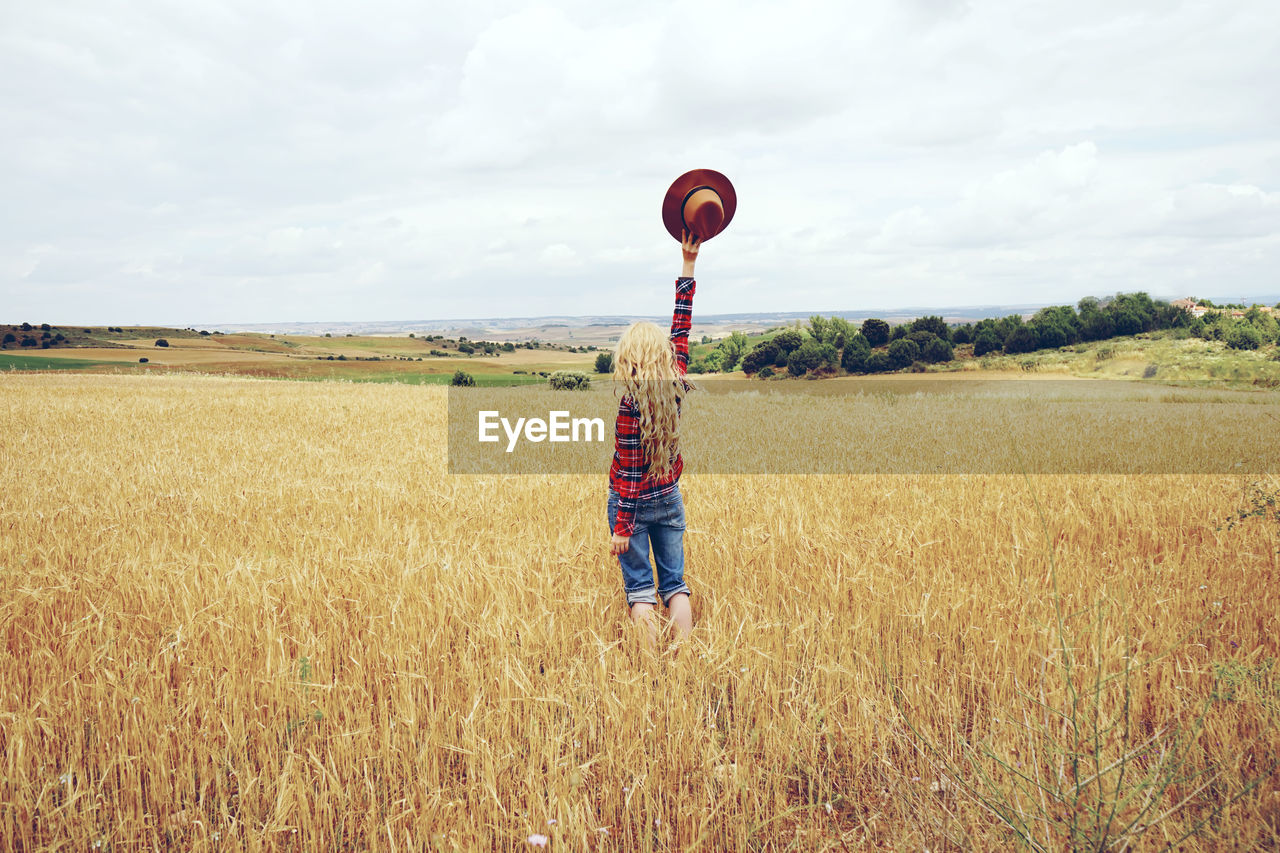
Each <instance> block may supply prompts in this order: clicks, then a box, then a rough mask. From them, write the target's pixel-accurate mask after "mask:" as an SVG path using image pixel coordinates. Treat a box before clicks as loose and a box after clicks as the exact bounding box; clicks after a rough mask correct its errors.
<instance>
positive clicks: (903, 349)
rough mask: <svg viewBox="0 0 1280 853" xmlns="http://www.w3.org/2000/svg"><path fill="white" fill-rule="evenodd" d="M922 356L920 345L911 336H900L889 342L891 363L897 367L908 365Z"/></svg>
mask: <svg viewBox="0 0 1280 853" xmlns="http://www.w3.org/2000/svg"><path fill="white" fill-rule="evenodd" d="M919 357H920V347H919V346H918V345H917V344H916V342H915V341H913V340H911V339H910V338H898V340H896V341H894V342H893V343H891V344H889V363H890V364H891V365H893V367H894V368H895V369H896V368H903V367H907V366H908V365H910V364H911V362H913V361H915V360H916V359H918V358H919Z"/></svg>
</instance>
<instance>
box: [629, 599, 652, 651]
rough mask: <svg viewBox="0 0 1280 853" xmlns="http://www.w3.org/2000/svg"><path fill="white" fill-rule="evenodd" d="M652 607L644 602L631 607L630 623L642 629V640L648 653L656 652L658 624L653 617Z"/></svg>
mask: <svg viewBox="0 0 1280 853" xmlns="http://www.w3.org/2000/svg"><path fill="white" fill-rule="evenodd" d="M653 610H654V607H653V605H652V604H648V603H646V602H638V603H636V604H633V605H631V621H632V622H634V623H636V625H637V626H639V627H642V628H644V634H645V636H644V639H645V643H646V645H648V647H649V651H651V652H654V651H657V650H658V623H657V620H656V619H654V616H653Z"/></svg>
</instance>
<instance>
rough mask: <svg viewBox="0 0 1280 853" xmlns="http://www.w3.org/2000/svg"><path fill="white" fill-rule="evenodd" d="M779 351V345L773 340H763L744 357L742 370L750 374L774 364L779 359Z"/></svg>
mask: <svg viewBox="0 0 1280 853" xmlns="http://www.w3.org/2000/svg"><path fill="white" fill-rule="evenodd" d="M779 352H781V351H780V350H779V349H778V345H777V344H775V343H774V342H773V341H761V342H760V343H758V344H756V345H755V347H753V348H752V350H751V352H749V353H747V354H746V355H745V356H743V357H742V372H743V373H746V374H748V375H750V374H752V373H755V372H756V371H758V370H762V369H764V368H765V367H768V366H770V365H772V364H773V363H774V362H776V361H777V360H778V353H779Z"/></svg>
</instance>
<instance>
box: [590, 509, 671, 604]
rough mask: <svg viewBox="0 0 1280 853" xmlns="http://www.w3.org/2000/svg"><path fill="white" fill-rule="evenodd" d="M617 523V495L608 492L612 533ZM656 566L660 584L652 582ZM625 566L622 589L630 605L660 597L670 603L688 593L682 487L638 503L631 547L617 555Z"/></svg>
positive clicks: (610, 529) (654, 602) (619, 561)
mask: <svg viewBox="0 0 1280 853" xmlns="http://www.w3.org/2000/svg"><path fill="white" fill-rule="evenodd" d="M617 520H618V493H617V492H615V491H614V490H613V489H610V490H609V531H610V533H612V532H613V525H614V523H615V522H616V521H617ZM650 551H652V552H653V562H654V564H655V565H656V566H657V574H658V582H657V584H656V585H655V584H654V582H653V575H654V569H653V568H652V567H651V566H650V565H649V553H650ZM618 563H619V564H620V565H621V566H622V588H623V589H624V590H625V591H626V593H627V604H628V605H630V604H640V603H648V604H655V605H656V604H657V603H658V596H661V597H662V603H663V604H668V603H670V601H671V596H673V595H676V594H677V593H681V592H683V593H685V594H686V595H688V594H689V587H687V586H685V582H684V498H682V497H681V496H680V487H679V486H676V488H675V489H674V490H673V491H672V492H671V493H670V494H667V495H663V496H661V497H657V498H651V499H644V498H642V499H640V500H638V501H636V529H635V532H634V533H632V534H631V547H630V548H628V549H627V552H626V553H625V554H619V555H618Z"/></svg>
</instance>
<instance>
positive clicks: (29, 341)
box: [22, 335, 36, 347]
mask: <svg viewBox="0 0 1280 853" xmlns="http://www.w3.org/2000/svg"><path fill="white" fill-rule="evenodd" d="M22 345H23V346H24V347H33V346H35V345H36V339H35V338H33V337H31V336H30V335H28V336H27V337H25V338H23V339H22Z"/></svg>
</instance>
